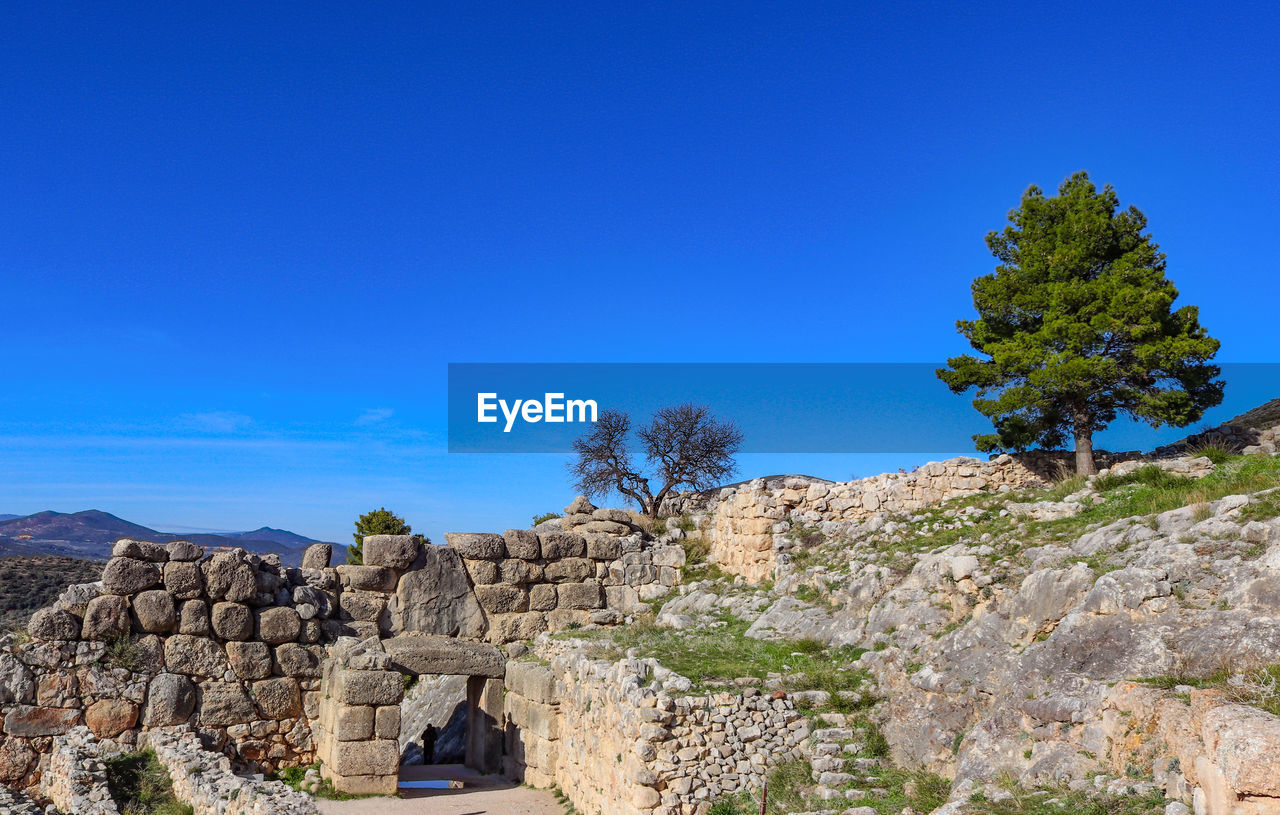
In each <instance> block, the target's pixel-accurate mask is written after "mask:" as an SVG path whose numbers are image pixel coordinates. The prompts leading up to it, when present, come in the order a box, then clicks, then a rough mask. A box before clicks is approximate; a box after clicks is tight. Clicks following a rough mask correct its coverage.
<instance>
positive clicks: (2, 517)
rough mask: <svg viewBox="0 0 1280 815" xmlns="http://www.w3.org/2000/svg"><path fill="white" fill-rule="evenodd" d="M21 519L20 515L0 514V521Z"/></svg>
mask: <svg viewBox="0 0 1280 815" xmlns="http://www.w3.org/2000/svg"><path fill="white" fill-rule="evenodd" d="M21 517H22V516H21V515H5V514H3V513H0V521H7V520H9V519H10V518H21Z"/></svg>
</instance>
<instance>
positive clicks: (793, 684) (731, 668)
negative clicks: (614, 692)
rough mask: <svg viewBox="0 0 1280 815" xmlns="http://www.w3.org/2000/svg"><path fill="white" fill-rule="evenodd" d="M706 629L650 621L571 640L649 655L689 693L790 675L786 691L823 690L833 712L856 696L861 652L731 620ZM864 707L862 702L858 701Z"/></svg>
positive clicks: (862, 675) (604, 650) (607, 653)
mask: <svg viewBox="0 0 1280 815" xmlns="http://www.w3.org/2000/svg"><path fill="white" fill-rule="evenodd" d="M722 621H723V624H722V625H720V626H718V627H716V628H712V629H693V630H690V631H673V630H671V629H666V628H658V627H657V626H655V625H653V624H652V623H650V622H645V621H639V622H636V623H634V624H632V625H628V626H624V627H621V628H615V629H612V630H608V631H600V632H595V631H575V632H573V634H572V636H575V637H584V638H587V639H591V640H595V641H596V645H597V649H596V651H597V653H598V655H599V656H601V657H603V658H609V659H616V658H620V657H621V656H622V655H623V654H624V653H626V652H627V651H629V650H631V649H633V648H634V649H635V652H636V654H637V655H638V656H640V657H654V658H656V659H658V660H659V661H660V662H661V663H662V665H663V666H664V667H667V668H670V669H671V670H673V671H675V672H676V673H678V674H680V675H681V676H685V677H688V678H689V679H690V680H692V681H693V683H694V687H695V689H698V690H707V689H710V688H712V687H714V683H715V682H723V681H727V680H733V679H738V678H740V677H746V676H752V677H757V678H759V679H761V680H763V679H764V678H765V677H766V676H767V675H768V674H770V673H779V674H782V675H783V676H784V677H790V680H789V681H787V683H786V689H787V690H791V691H802V690H824V691H827V692H828V693H830V694H831V697H832V706H833V709H839V708H840V707H841V706H849V705H851V703H849V702H847V701H846V700H844V699H842V697H840V695H839V694H840V692H841V691H853V692H857V691H858V690H859V688H860V687H861V685H862V683H863V682H864V681H865V680H866V679H867V678H868V675H867V673H866V672H865V671H862V670H859V669H857V668H855V667H853V665H854V663H856V662H857V660H858V657H860V656H862V654H863V652H864V651H863V649H860V648H850V647H840V648H830V649H828V648H825V647H824V646H823V645H822V643H820V642H815V641H814V640H794V641H781V642H778V641H772V640H757V639H751V638H750V637H747V636H746V631H747V628H748V627H749V624H748V623H746V622H745V621H743V620H739V619H736V618H733V617H728V616H726V617H724V618H722ZM860 704H865V702H863V703H860Z"/></svg>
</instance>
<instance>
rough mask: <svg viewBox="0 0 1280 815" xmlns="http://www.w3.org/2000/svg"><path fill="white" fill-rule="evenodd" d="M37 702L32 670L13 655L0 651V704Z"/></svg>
mask: <svg viewBox="0 0 1280 815" xmlns="http://www.w3.org/2000/svg"><path fill="white" fill-rule="evenodd" d="M35 700H36V681H35V677H34V676H33V675H32V673H31V669H30V668H28V667H27V666H26V665H23V664H22V660H20V659H18V658H17V657H16V656H14V655H13V654H9V653H4V652H2V651H0V703H6V704H7V703H12V702H17V703H19V704H24V705H29V704H31V703H32V702H34V701H35Z"/></svg>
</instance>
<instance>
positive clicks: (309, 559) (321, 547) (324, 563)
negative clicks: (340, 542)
mask: <svg viewBox="0 0 1280 815" xmlns="http://www.w3.org/2000/svg"><path fill="white" fill-rule="evenodd" d="M332 560H333V546H332V544H328V543H313V544H311V545H310V546H308V547H307V548H306V550H305V551H304V552H303V553H302V568H304V569H327V568H329V563H330V561H332Z"/></svg>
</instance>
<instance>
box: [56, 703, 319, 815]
mask: <svg viewBox="0 0 1280 815" xmlns="http://www.w3.org/2000/svg"><path fill="white" fill-rule="evenodd" d="M144 741H145V745H146V746H147V747H150V748H151V749H153V750H155V751H156V758H157V759H158V760H159V762H160V763H161V764H162V765H164V767H165V769H167V770H168V771H169V778H170V780H172V782H173V792H174V797H176V798H177V799H178V800H179V801H182V802H184V803H186V804H189V805H190V806H191V808H192V809H193V810H194V811H195V815H316V812H317V808H316V802H315V800H314V799H313V798H312V797H311V796H310V795H307V794H306V793H302V792H298V791H297V790H294V789H292V788H290V787H288V786H285V784H284V782H282V781H256V780H254V779H251V778H244V777H242V776H239V775H236V774H235V773H234V772H233V771H232V766H231V760H230V759H228V758H227V757H226V756H224V755H219V754H215V753H210V752H208V751H206V750H205V749H204V748H203V746H202V745H201V744H200V738H199V736H197V735H196V733H195V732H193V731H192V730H191V728H190V727H187V726H185V725H183V726H181V727H166V728H159V729H156V730H151V731H148V732H147V733H146V734H145V737H144ZM68 812H74V813H76V815H79V813H80V812H81V810H78V809H72V810H68Z"/></svg>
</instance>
